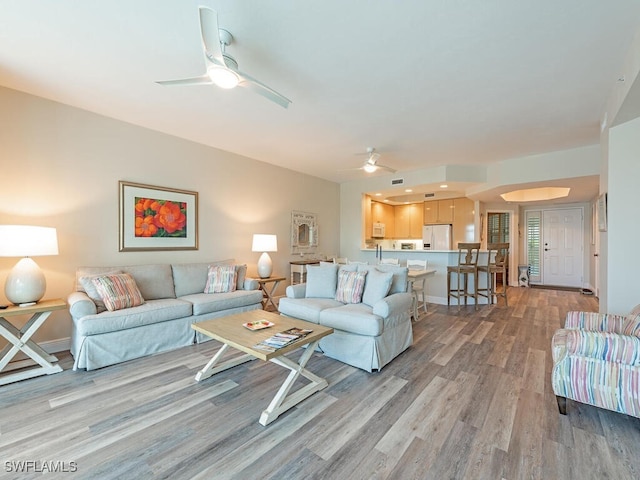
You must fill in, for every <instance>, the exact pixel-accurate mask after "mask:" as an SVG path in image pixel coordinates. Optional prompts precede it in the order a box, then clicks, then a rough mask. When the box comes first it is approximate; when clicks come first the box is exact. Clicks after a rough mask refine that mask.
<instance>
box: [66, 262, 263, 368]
mask: <svg viewBox="0 0 640 480" xmlns="http://www.w3.org/2000/svg"><path fill="white" fill-rule="evenodd" d="M229 264H233V260H225V261H222V262H209V263H187V264H175V265H170V264H159V265H135V266H120V267H80V268H78V270H77V272H76V287H75V290H76V291H75V292H72V293H71V294H70V295H69V297H68V300H67V301H68V304H69V311H70V313H71V317H72V321H73V325H72V334H71V354H72V355H73V357H74V365H73V368H74V370H76V369H81V368H83V369H87V370H93V369H96V368H101V367H105V366H107V365H113V364H116V363H119V362H124V361H126V360H131V359H134V358H139V357H142V356H145V355H150V354H153V353H158V352H162V351H167V350H172V349H175V348H179V347H183V346H187V345H191V344H193V343H194V342H196V343H200V342H203V341H206V340H209V338H208V337H205V336H204V335H202V334H200V333H198V332H195V331H194V330H193V329H192V328H191V324H192V323H195V322H199V321H202V320H209V319H212V318H216V317H221V316H225V315H230V314H233V313H239V312H246V311H249V310H256V309H259V308H262V303H261V302H262V291H261V290H259V289H258V288H259V285H258V282H257V280H254V279H247V278H245V275H246V265H236V275H237V285H236V290H235V291H231V292H225V293H203V292H204V289H205V285H206V283H207V275H208V271H209V266H210V265H229ZM113 273H128V274H130V275H131V276H132V277H133V278H134V280H135V284H136V285H137V287H138V289H139V291H140V293H141V294H142V297H143V298H144V303H143V304H142V305H139V306H134V307H130V308H124V309H121V310H115V311H108V310H107V311H99V310H100V302H99V299H95V297H96V295H95V292H90V293H92V296H93V297H94V299H92V298H91V297H90V296H89V295H88V294H87V290H90V288H85V286H87V279H90V278H92V277H95V276H97V275H105V274H113Z"/></svg>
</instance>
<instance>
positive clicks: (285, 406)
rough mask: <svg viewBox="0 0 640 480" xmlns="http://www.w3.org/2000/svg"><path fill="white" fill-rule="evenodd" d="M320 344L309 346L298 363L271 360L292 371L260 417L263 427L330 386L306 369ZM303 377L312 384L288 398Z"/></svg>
mask: <svg viewBox="0 0 640 480" xmlns="http://www.w3.org/2000/svg"><path fill="white" fill-rule="evenodd" d="M318 342H319V341H315V342H312V343H310V344H309V345H308V346H307V348H306V350H305V351H304V353H303V354H302V356H301V357H300V360H299V361H298V363H295V362H293V361H291V360H289V359H288V358H287V357H285V356H281V357H276V358H272V359H271V360H270V361H271V362H273V363H275V364H277V365H280V366H281V367H284V368H288V369H289V370H291V372H289V375H288V376H287V378H286V380H285V381H284V383H283V384H282V386H281V387H280V389H279V390H278V393H276V396H275V397H273V400H271V403H270V404H269V406H268V407H267V409H266V410H265V411H263V412H262V415H261V416H260V424H261V425H267V424H269V423H271V422H273V421H274V420H275V419H276V418H278V417H279V416H280V414H281V413H283V412H286V411H287V410H289V409H290V408H291V407H293V406H295V405H297V404H298V403H300V402H302V401H303V400H304V399H305V398H307V397H309V396H310V395H313V394H314V393H315V392H317V391H319V390H322V389H323V388H325V387H326V386H327V385H328V383H327V381H326V380H325V379H324V378H320V377H318V376H317V375H314V374H313V373H311V372H310V371H309V370H307V369H306V368H304V367H305V366H306V364H307V362H308V361H309V359H310V358H311V356H312V355H313V352H314V351H315V349H316V347H317V345H318ZM301 375H302V376H303V377H305V378H307V379H308V380H310V382H311V383H309V384H308V385H305V386H304V387H302V388H301V389H300V390H298V391H296V392H295V393H293V394H291V396H289V397H287V394H288V393H289V390H291V387H292V386H293V384H294V383H295V381H296V380H297V379H298V377H299V376H301Z"/></svg>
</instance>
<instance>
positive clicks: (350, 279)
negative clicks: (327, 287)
mask: <svg viewBox="0 0 640 480" xmlns="http://www.w3.org/2000/svg"><path fill="white" fill-rule="evenodd" d="M367 273H368V272H348V271H345V270H343V271H341V272H340V273H339V274H338V286H337V288H336V300H337V301H338V302H343V303H360V302H362V293H363V292H364V283H365V279H366V276H367Z"/></svg>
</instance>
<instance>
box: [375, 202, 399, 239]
mask: <svg viewBox="0 0 640 480" xmlns="http://www.w3.org/2000/svg"><path fill="white" fill-rule="evenodd" d="M371 223H372V224H373V223H384V225H385V234H384V236H385V238H393V237H394V235H395V211H394V208H393V205H389V204H387V203H382V202H375V201H372V202H371Z"/></svg>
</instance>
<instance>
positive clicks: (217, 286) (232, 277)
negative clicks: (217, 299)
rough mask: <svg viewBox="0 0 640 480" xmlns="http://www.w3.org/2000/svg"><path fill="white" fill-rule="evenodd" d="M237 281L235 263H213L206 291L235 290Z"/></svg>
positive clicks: (221, 291) (223, 291) (222, 291)
mask: <svg viewBox="0 0 640 480" xmlns="http://www.w3.org/2000/svg"><path fill="white" fill-rule="evenodd" d="M236 282H237V274H236V267H235V266H234V265H211V266H210V267H209V273H208V275H207V284H206V285H205V287H204V293H225V292H234V291H235V290H236V285H237V283H236Z"/></svg>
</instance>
